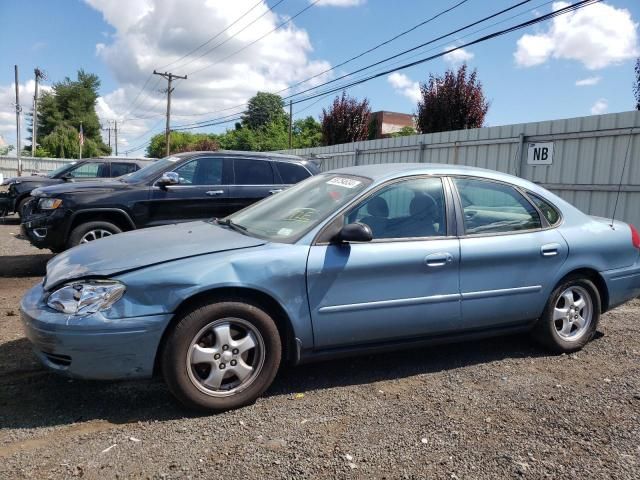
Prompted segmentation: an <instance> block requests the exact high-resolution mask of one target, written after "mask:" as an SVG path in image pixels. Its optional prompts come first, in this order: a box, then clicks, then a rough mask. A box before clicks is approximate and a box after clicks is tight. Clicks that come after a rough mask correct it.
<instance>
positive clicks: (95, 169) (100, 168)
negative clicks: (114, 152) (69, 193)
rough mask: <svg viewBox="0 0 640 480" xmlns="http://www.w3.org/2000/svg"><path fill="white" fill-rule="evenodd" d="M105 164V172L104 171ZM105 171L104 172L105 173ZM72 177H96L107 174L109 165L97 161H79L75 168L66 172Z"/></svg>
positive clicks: (106, 175)
mask: <svg viewBox="0 0 640 480" xmlns="http://www.w3.org/2000/svg"><path fill="white" fill-rule="evenodd" d="M105 166H106V167H107V168H106V172H105ZM105 173H106V174H105ZM67 175H68V176H70V177H72V178H97V177H108V176H109V165H108V164H105V163H98V162H85V163H81V164H80V165H79V166H77V167H76V168H74V169H72V170H70V171H69V172H68V173H67Z"/></svg>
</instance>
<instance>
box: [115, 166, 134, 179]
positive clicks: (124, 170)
mask: <svg viewBox="0 0 640 480" xmlns="http://www.w3.org/2000/svg"><path fill="white" fill-rule="evenodd" d="M136 170H138V166H137V165H136V164H135V163H112V164H111V176H112V177H121V176H122V175H127V174H128V173H132V172H135V171H136Z"/></svg>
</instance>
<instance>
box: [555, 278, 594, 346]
mask: <svg viewBox="0 0 640 480" xmlns="http://www.w3.org/2000/svg"><path fill="white" fill-rule="evenodd" d="M592 319H593V302H592V300H591V295H589V292H588V291H587V290H586V289H585V288H583V287H579V286H571V287H569V288H567V289H566V290H565V291H564V292H562V294H561V295H560V296H559V297H558V300H557V301H556V305H555V308H554V310H553V323H554V326H555V329H556V333H557V334H558V336H559V337H560V338H561V339H562V340H565V341H567V342H575V341H577V340H579V339H580V338H582V336H583V335H584V334H585V333H586V332H587V331H588V330H589V327H590V325H591V321H592Z"/></svg>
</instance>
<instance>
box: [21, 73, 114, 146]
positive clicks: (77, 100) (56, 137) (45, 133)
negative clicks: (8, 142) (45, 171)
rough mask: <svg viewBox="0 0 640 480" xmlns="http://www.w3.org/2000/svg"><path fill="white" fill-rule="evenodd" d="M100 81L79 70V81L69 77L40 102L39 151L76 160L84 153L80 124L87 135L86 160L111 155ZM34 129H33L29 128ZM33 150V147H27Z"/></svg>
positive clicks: (85, 144)
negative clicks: (100, 111) (103, 120)
mask: <svg viewBox="0 0 640 480" xmlns="http://www.w3.org/2000/svg"><path fill="white" fill-rule="evenodd" d="M99 89H100V79H99V78H98V76H97V75H95V74H93V73H87V72H85V71H84V70H79V71H78V74H77V78H76V80H71V79H70V78H69V77H66V78H65V79H64V80H63V81H62V82H57V83H54V84H53V88H52V90H51V92H45V93H43V94H42V95H41V96H40V98H39V100H38V104H39V107H38V144H39V148H38V151H39V152H40V154H42V155H46V156H52V157H67V158H76V157H77V156H78V154H79V151H80V143H79V139H78V133H79V131H80V124H81V123H82V130H83V133H84V139H85V140H84V145H83V147H82V154H83V157H91V156H98V155H108V154H109V153H110V151H111V150H110V149H109V147H108V146H107V145H105V143H104V142H103V140H102V135H101V134H100V120H99V119H98V114H97V113H96V108H95V105H96V101H97V99H98V95H99V93H98V91H99ZM29 130H30V131H31V130H32V126H30V127H29ZM27 148H29V149H30V147H27Z"/></svg>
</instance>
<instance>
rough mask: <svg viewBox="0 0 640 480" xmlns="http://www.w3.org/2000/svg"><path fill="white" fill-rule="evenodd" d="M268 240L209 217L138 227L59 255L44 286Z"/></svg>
mask: <svg viewBox="0 0 640 480" xmlns="http://www.w3.org/2000/svg"><path fill="white" fill-rule="evenodd" d="M264 243H266V242H265V241H264V240H261V239H258V238H254V237H249V236H246V235H243V234H241V233H238V232H235V231H233V230H230V229H229V228H227V227H220V226H218V225H215V224H214V223H212V222H205V221H199V222H189V223H178V224H174V225H165V226H162V227H153V228H146V229H142V230H135V231H132V232H127V233H121V234H119V235H114V236H112V237H108V238H103V239H101V240H97V241H94V242H91V243H87V244H84V245H79V246H77V247H74V248H72V249H71V250H67V251H66V252H64V253H61V254H60V255H58V256H56V257H55V258H53V259H52V260H50V261H49V263H48V264H47V275H46V277H45V280H44V288H45V290H49V289H51V288H52V287H55V286H57V285H59V284H61V283H64V282H68V281H70V280H76V279H79V278H87V277H107V276H110V275H114V274H117V273H122V272H127V271H131V270H137V269H139V268H143V267H146V266H150V265H157V264H159V263H164V262H169V261H173V260H178V259H181V258H188V257H194V256H197V255H206V254H209V253H216V252H224V251H229V250H238V249H241V248H250V247H257V246H259V245H263V244H264Z"/></svg>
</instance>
